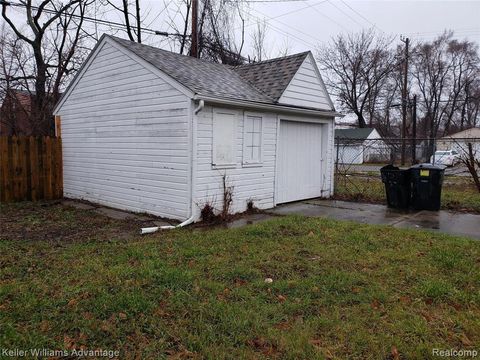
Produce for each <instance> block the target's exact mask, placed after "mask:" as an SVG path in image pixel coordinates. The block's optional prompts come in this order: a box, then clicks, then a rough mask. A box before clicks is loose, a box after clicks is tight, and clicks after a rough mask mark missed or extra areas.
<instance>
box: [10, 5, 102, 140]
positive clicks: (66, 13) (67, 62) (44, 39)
mask: <svg viewBox="0 0 480 360" xmlns="http://www.w3.org/2000/svg"><path fill="white" fill-rule="evenodd" d="M93 1H94V0H89V1H86V0H69V1H68V2H59V1H55V0H43V1H41V2H40V3H39V5H38V6H36V5H34V4H33V3H32V0H21V1H20V2H19V3H18V4H11V3H8V2H2V17H3V19H4V20H5V21H6V23H7V24H8V26H9V28H10V29H11V30H12V31H13V33H14V34H15V36H16V38H17V39H18V41H21V42H22V44H23V45H25V46H26V47H25V48H24V51H25V53H26V54H28V55H27V57H28V61H27V62H20V63H18V67H19V68H21V72H22V73H23V75H22V76H23V78H24V79H27V80H30V81H28V82H27V83H25V84H24V86H25V88H26V89H27V90H29V91H30V94H31V99H32V109H31V116H30V118H31V122H32V124H31V127H32V129H33V131H34V132H35V133H37V134H48V133H49V132H50V131H51V130H50V129H51V128H52V127H51V125H50V123H51V111H52V108H53V105H54V104H55V102H56V101H57V100H58V98H59V94H60V87H61V85H62V82H63V80H64V79H65V77H66V76H68V75H70V74H71V73H72V72H73V71H74V70H75V69H77V68H78V64H75V60H76V57H75V56H74V55H75V52H76V49H77V48H78V46H79V42H80V41H81V38H82V33H81V31H80V29H81V28H82V24H83V19H84V14H85V11H86V8H87V6H88V5H89V4H91V3H92V2H93ZM14 5H15V6H18V8H19V9H22V10H23V16H24V18H25V20H26V24H27V26H26V28H21V27H19V26H18V24H16V23H15V22H14V21H13V20H12V18H11V17H10V15H9V10H8V7H9V6H14ZM52 34H53V35H52ZM7 76H9V77H11V76H12V75H11V74H8V75H7ZM32 89H33V91H32Z"/></svg>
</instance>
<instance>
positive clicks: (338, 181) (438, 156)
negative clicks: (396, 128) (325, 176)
mask: <svg viewBox="0 0 480 360" xmlns="http://www.w3.org/2000/svg"><path fill="white" fill-rule="evenodd" d="M418 163H432V164H436V165H445V166H447V168H446V169H445V181H444V184H445V185H444V187H448V186H449V185H450V184H457V185H458V187H462V186H464V187H467V188H469V189H470V188H472V189H473V191H474V192H473V193H474V194H475V190H476V189H475V188H476V187H477V186H480V181H479V180H478V176H479V175H480V174H479V173H480V138H441V139H418V138H417V139H412V138H404V139H402V138H378V139H352V138H341V137H337V138H336V139H335V189H336V190H335V194H336V197H337V198H338V199H345V200H354V201H371V202H382V203H384V202H385V199H384V193H385V190H384V188H383V184H382V182H381V176H380V169H381V168H382V167H383V166H385V165H387V164H393V165H395V166H399V167H409V166H411V165H413V164H418ZM472 170H473V173H476V176H477V179H475V175H474V174H472ZM476 191H477V193H478V191H479V190H476ZM477 196H479V195H477ZM478 201H479V203H480V198H479V200H478ZM479 208H480V206H479Z"/></svg>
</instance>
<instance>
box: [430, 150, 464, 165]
mask: <svg viewBox="0 0 480 360" xmlns="http://www.w3.org/2000/svg"><path fill="white" fill-rule="evenodd" d="M459 162H460V154H459V153H458V152H456V151H455V150H439V151H435V154H434V155H432V156H431V157H430V163H431V164H434V163H435V165H445V166H454V165H456V164H458V163H459Z"/></svg>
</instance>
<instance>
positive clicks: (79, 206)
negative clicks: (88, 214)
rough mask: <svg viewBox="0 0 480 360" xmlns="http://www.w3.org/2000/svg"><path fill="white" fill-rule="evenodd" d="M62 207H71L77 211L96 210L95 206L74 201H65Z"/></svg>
mask: <svg viewBox="0 0 480 360" xmlns="http://www.w3.org/2000/svg"><path fill="white" fill-rule="evenodd" d="M62 205H65V206H71V207H74V208H75V209H79V210H93V209H95V206H93V205H89V204H85V203H82V202H79V201H74V200H63V201H62Z"/></svg>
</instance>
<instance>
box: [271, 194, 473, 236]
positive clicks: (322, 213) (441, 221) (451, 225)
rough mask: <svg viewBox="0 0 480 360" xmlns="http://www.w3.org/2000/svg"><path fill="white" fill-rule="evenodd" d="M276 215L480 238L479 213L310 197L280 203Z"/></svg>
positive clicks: (275, 210)
mask: <svg viewBox="0 0 480 360" xmlns="http://www.w3.org/2000/svg"><path fill="white" fill-rule="evenodd" d="M269 212H270V213H273V214H277V215H290V214H300V215H305V216H312V217H317V216H318V217H328V218H332V219H338V220H351V221H357V222H360V223H365V224H383V225H391V226H394V227H398V228H415V229H428V230H435V231H440V232H445V233H449V234H453V235H462V236H468V237H472V238H476V239H480V215H474V214H464V213H454V212H450V211H438V212H434V211H415V210H408V211H402V210H396V209H390V208H388V207H386V206H384V205H378V204H364V203H353V202H347V201H335V200H308V201H303V202H296V203H290V204H285V205H280V206H278V207H276V208H275V209H272V210H271V211H269Z"/></svg>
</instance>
